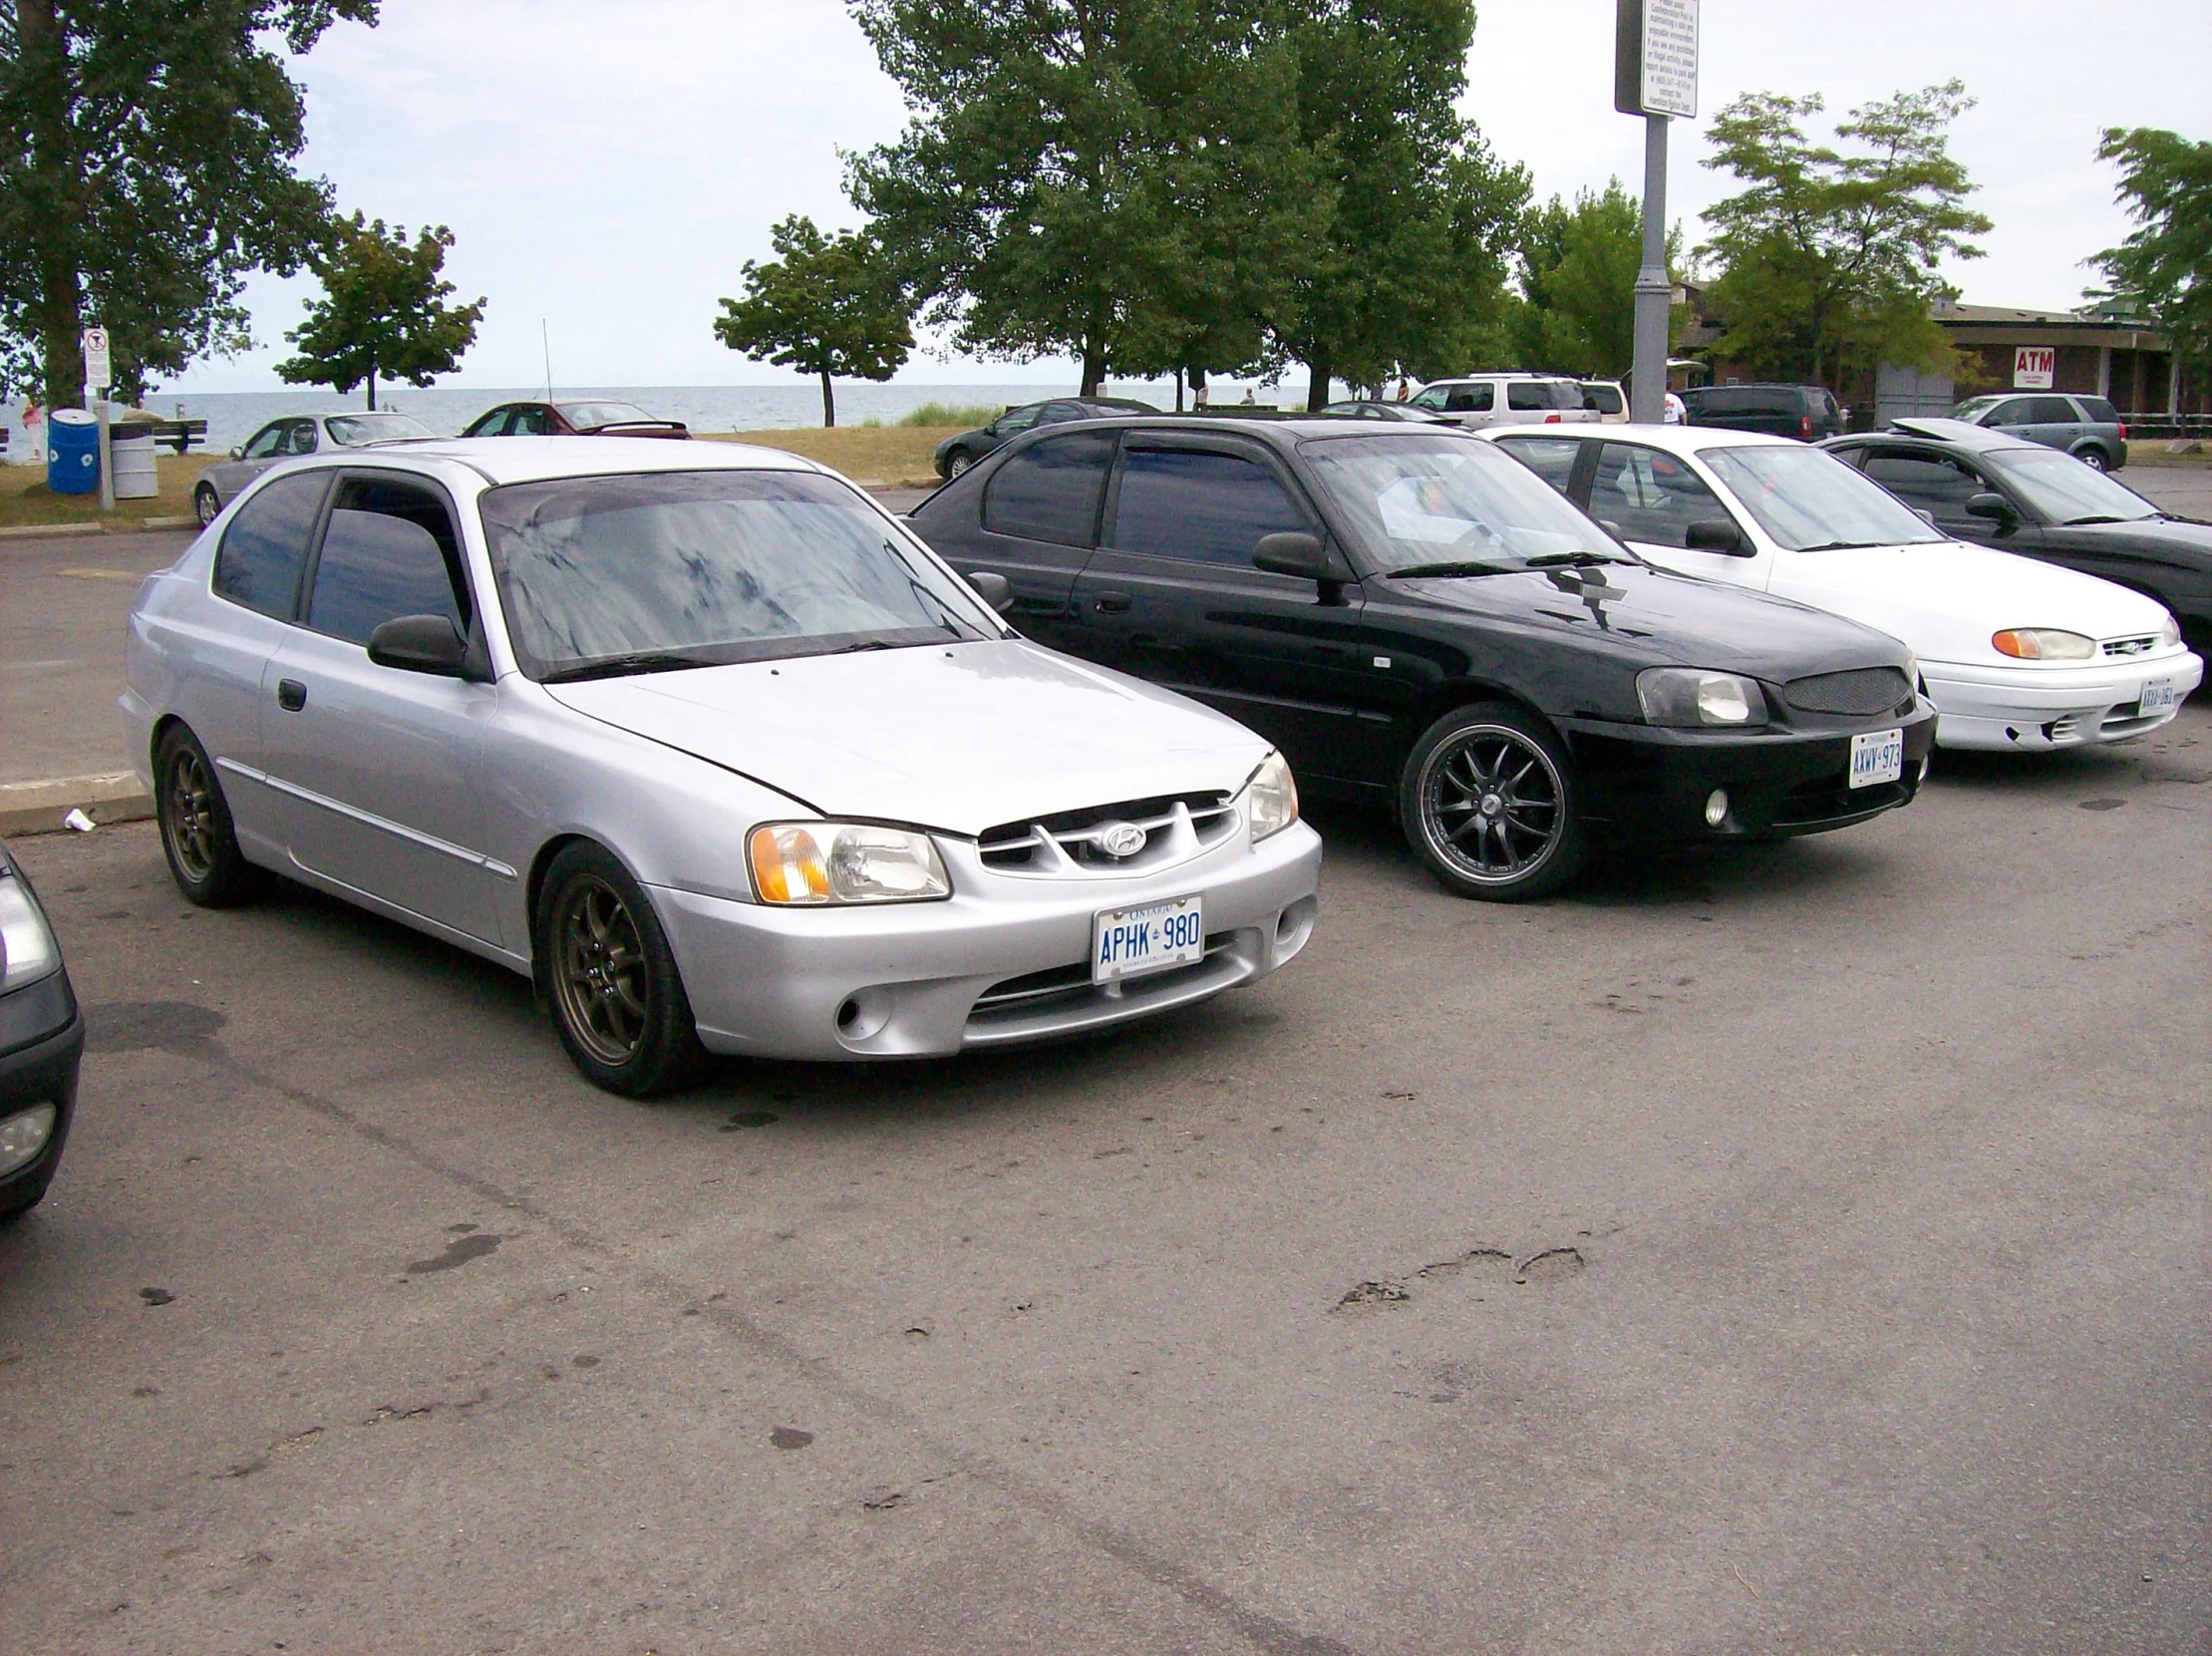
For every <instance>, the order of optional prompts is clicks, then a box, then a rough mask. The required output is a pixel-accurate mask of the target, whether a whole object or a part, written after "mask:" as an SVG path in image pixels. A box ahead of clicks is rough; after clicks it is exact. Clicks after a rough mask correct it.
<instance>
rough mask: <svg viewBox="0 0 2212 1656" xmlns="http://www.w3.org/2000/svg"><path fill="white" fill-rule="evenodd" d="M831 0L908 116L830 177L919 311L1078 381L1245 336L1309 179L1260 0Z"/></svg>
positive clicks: (1199, 358) (1299, 218)
mask: <svg viewBox="0 0 2212 1656" xmlns="http://www.w3.org/2000/svg"><path fill="white" fill-rule="evenodd" d="M851 3H852V5H853V9H854V12H855V15H856V16H857V18H858V20H859V23H860V27H861V29H862V30H863V31H864V32H865V33H866V34H867V36H868V39H869V40H870V41H871V42H872V43H873V45H874V47H875V50H876V56H877V58H878V60H879V61H880V63H881V64H882V66H883V69H884V71H885V73H887V74H888V75H889V76H890V77H891V78H892V79H893V80H895V81H896V82H897V83H898V84H899V87H900V89H901V90H902V91H903V92H904V94H905V96H906V101H907V105H908V108H909V111H910V119H909V121H908V125H907V128H906V130H905V132H904V133H903V134H901V135H900V137H899V138H898V139H897V140H896V141H895V142H893V143H891V144H887V145H884V146H881V147H879V148H877V149H875V150H873V151H871V152H869V153H868V154H867V155H865V156H862V157H860V158H858V159H857V160H856V161H855V162H854V164H853V166H852V168H851V174H850V179H849V183H850V187H851V192H852V196H853V199H854V201H855V202H856V203H857V204H858V205H859V206H860V208H861V209H862V210H863V211H864V212H866V213H867V214H868V215H869V217H870V219H871V220H872V227H873V229H874V230H875V232H876V233H877V234H878V235H879V236H880V237H881V238H882V240H883V243H884V245H885V247H886V248H887V249H888V251H889V253H890V254H891V256H892V257H893V259H894V260H895V261H896V263H897V266H898V268H899V269H900V271H901V274H902V276H903V277H904V278H905V279H906V280H907V283H908V285H909V289H910V291H911V292H913V293H914V294H915V295H917V296H918V298H919V299H920V300H921V301H922V302H923V303H924V304H925V305H926V306H927V310H926V312H925V314H926V315H927V317H928V319H929V320H930V321H931V322H933V323H936V324H939V325H942V326H946V327H949V328H950V329H952V330H953V337H954V339H955V341H956V342H957V343H958V344H959V345H961V346H962V347H964V348H966V349H969V350H973V351H977V352H980V353H983V354H985V355H989V356H997V357H1005V358H1013V359H1016V360H1027V359H1034V358H1036V357H1041V356H1052V355H1061V354H1065V355H1069V356H1073V357H1076V358H1077V359H1079V360H1080V361H1081V363H1082V364H1083V390H1084V391H1085V392H1086V393H1087V394H1095V393H1096V392H1097V391H1098V390H1099V389H1100V387H1101V385H1102V384H1103V382H1104V381H1105V378H1106V374H1107V372H1108V371H1109V370H1110V369H1113V368H1123V369H1137V370H1151V369H1159V368H1165V367H1168V366H1172V365H1175V364H1176V363H1177V362H1178V361H1180V362H1181V363H1182V364H1184V365H1192V366H1199V367H1206V368H1212V369H1228V368H1234V367H1238V366H1242V364H1241V363H1240V362H1225V361H1221V360H1218V358H1217V357H1216V356H1215V354H1216V353H1220V352H1228V353H1234V354H1239V355H1241V353H1242V352H1244V351H1246V350H1251V351H1254V352H1257V351H1258V350H1259V349H1260V345H1261V341H1262V337H1263V335H1262V326H1261V324H1263V323H1264V321H1265V315H1264V313H1265V311H1266V310H1267V309H1268V307H1269V305H1270V304H1271V302H1272V300H1273V295H1275V294H1276V293H1279V291H1280V288H1281V284H1282V281H1283V279H1284V277H1283V273H1284V271H1285V269H1286V267H1287V265H1288V264H1289V262H1290V259H1291V257H1292V255H1293V253H1294V252H1295V250H1296V247H1297V245H1298V242H1299V239H1300V236H1301V234H1302V233H1303V232H1304V231H1305V230H1306V229H1307V228H1309V227H1310V225H1311V222H1312V216H1311V215H1312V213H1313V211H1314V196H1315V185H1316V180H1314V179H1312V178H1311V177H1310V176H1308V175H1307V174H1306V172H1305V171H1304V169H1303V164H1302V156H1301V151H1300V148H1299V146H1298V144H1297V134H1296V131H1295V124H1294V123H1295V79H1294V69H1295V66H1294V64H1293V62H1292V60H1291V57H1290V55H1289V53H1288V50H1287V47H1286V44H1285V42H1284V39H1283V35H1282V30H1281V29H1280V28H1279V27H1277V26H1275V18H1276V13H1277V12H1278V11H1279V9H1280V0H1210V3H1209V0H1032V3H1029V4H1024V5H1019V6H1010V5H1007V4H1004V3H1003V0H851ZM1208 358H1214V360H1207V359H1208Z"/></svg>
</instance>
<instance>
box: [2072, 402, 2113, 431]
mask: <svg viewBox="0 0 2212 1656" xmlns="http://www.w3.org/2000/svg"><path fill="white" fill-rule="evenodd" d="M2074 401H2075V402H2077V403H2079V404H2080V405H2081V412H2082V413H2083V414H2085V415H2087V416H2088V417H2089V418H2090V419H2091V420H2095V421H2098V422H2100V423H2102V424H2104V425H2107V426H2116V425H2118V424H2119V418H2120V411H2119V410H2118V409H2116V408H2114V407H2113V406H2112V405H2111V404H2110V403H2109V402H2107V401H2106V400H2105V399H2104V398H2102V397H2076V398H2074Z"/></svg>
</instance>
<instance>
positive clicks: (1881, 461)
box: [1865, 455, 1986, 517]
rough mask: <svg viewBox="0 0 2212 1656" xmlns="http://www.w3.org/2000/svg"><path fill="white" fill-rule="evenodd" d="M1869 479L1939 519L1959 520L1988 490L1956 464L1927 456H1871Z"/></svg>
mask: <svg viewBox="0 0 2212 1656" xmlns="http://www.w3.org/2000/svg"><path fill="white" fill-rule="evenodd" d="M1865 470H1866V475H1867V476H1868V477H1870V478H1872V479H1873V480H1874V481H1875V482H1876V483H1878V484H1880V485H1881V486H1882V487H1883V488H1884V489H1886V490H1888V491H1889V492H1890V493H1891V494H1892V495H1895V496H1897V497H1900V498H1901V499H1906V500H1910V501H1911V502H1912V503H1913V504H1914V505H1916V506H1926V507H1927V508H1928V509H1929V510H1930V511H1932V512H1934V513H1935V514H1936V515H1937V516H1938V517H1956V516H1959V515H1960V514H1961V513H1962V512H1963V511H1964V510H1965V509H1966V502H1967V501H1968V499H1970V498H1971V497H1974V496H1976V495H1979V494H1981V493H1982V492H1983V490H1984V488H1985V487H1986V486H1985V485H1984V484H1983V482H1982V480H1981V479H1980V478H1978V477H1976V476H1975V475H1974V474H1973V473H1972V472H1970V471H1968V470H1967V469H1966V468H1965V467H1964V466H1961V465H1960V464H1959V463H1958V462H1957V461H1955V460H1941V459H1938V458H1936V457H1933V456H1924V455H1869V456H1868V457H1867V459H1866V468H1865Z"/></svg>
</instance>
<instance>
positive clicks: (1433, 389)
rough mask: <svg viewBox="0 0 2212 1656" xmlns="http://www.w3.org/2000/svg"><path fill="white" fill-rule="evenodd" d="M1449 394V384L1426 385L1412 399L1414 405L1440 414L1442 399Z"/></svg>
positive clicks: (1442, 404)
mask: <svg viewBox="0 0 2212 1656" xmlns="http://www.w3.org/2000/svg"><path fill="white" fill-rule="evenodd" d="M1450 395H1451V387H1449V386H1441V385H1431V386H1426V387H1424V388H1422V392H1421V394H1420V395H1419V396H1417V397H1416V398H1415V399H1414V407H1416V408H1424V409H1427V410H1428V411H1429V412H1430V413H1431V414H1440V413H1441V412H1442V411H1443V406H1444V399H1445V398H1446V397H1448V396H1450Z"/></svg>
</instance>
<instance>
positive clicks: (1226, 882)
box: [123, 438, 1321, 1095]
mask: <svg viewBox="0 0 2212 1656" xmlns="http://www.w3.org/2000/svg"><path fill="white" fill-rule="evenodd" d="M995 580H996V577H990V578H987V579H984V580H983V581H982V582H981V584H982V585H983V586H984V587H985V588H986V589H988V593H989V595H990V596H994V597H999V598H1001V600H1002V601H1003V594H1002V593H1000V592H998V591H997V590H996V588H995V587H993V585H992V583H993V582H994V581H995ZM128 649H129V679H130V689H129V690H128V692H127V693H126V694H125V696H124V698H123V711H124V718H125V722H126V725H127V727H128V729H129V734H130V741H131V746H132V749H133V752H134V754H135V756H136V761H137V764H138V767H139V770H140V773H141V774H142V775H143V776H144V777H145V778H146V779H147V780H148V782H149V784H150V785H151V788H152V791H153V794H154V797H155V800H156V805H157V814H158V820H159V825H160V829H161V838H162V845H163V848H164V850H165V852H166V854H167V857H168V862H169V867H170V871H171V873H172V874H173V875H174V877H175V879H176V882H177V884H178V885H179V886H180V887H181V888H182V890H183V892H184V894H185V895H186V896H187V897H189V898H190V899H191V900H193V901H194V902H197V903H200V904H202V905H204V906H210V907H215V906H222V905H225V904H229V903H234V902H237V901H240V900H241V899H243V898H245V897H246V896H248V895H249V894H250V893H251V891H252V889H253V887H254V884H255V883H256V879H257V877H258V876H259V875H260V874H261V873H262V872H263V871H265V870H275V871H278V872H281V873H283V874H285V875H287V876H289V877H291V878H294V879H297V880H301V881H303V882H305V883H307V884H309V885H313V886H316V887H318V888H320V889H322V890H324V891H328V892H331V893H334V894H335V895H337V896H340V897H343V898H345V899H347V900H349V901H352V902H355V903H359V904H360V905H362V906H363V907H366V908H369V909H372V910H374V911H376V912H378V913H380V914H385V915H388V916H390V917H392V918H394V919H396V920H399V921H402V922H404V923H406V924H408V925H411V926H414V927H417V928H419V929H420V930H422V931H424V932H427V933H429V934H431V935H432V936H435V937H439V938H443V939H445V940H446V941H448V942H451V943H454V944H457V945H458V946H460V947H462V948H464V949H468V950H471V951H473V952H474V953H476V954H480V955H482V956H484V957H486V958H488V959H491V960H495V961H497V962H499V963H500V964H502V965H505V966H508V967H510V968H512V969H513V970H515V971H518V972H525V973H529V974H532V975H534V977H535V978H536V980H537V981H538V983H539V984H540V986H541V987H542V988H543V989H544V990H545V991H546V996H547V999H548V1000H549V1001H550V1003H551V1006H552V1012H553V1018H554V1022H555V1025H556V1027H557V1029H558V1031H559V1035H560V1038H561V1041H562V1043H563V1045H564V1046H565V1047H566V1049H567V1051H568V1054H569V1056H570V1057H571V1059H573V1060H574V1062H575V1064H576V1065H577V1067H578V1068H579V1069H580V1070H582V1072H583V1073H584V1074H585V1075H586V1076H587V1077H589V1078H590V1079H591V1080H592V1081H594V1082H596V1083H597V1084H598V1085H600V1086H603V1087H606V1088H608V1089H610V1090H612V1091H615V1092H620V1093H625V1094H631V1095H647V1094H652V1093H657V1092H661V1091H664V1090H666V1089H669V1088H671V1087H674V1086H676V1085H679V1084H680V1083H681V1082H682V1081H683V1080H684V1079H685V1078H686V1077H687V1076H689V1075H690V1074H691V1073H692V1071H693V1069H694V1068H695V1066H696V1063H697V1061H698V1060H699V1058H700V1057H701V1055H702V1052H703V1050H711V1051H715V1052H722V1053H735V1054H756V1055H764V1056H774V1057H784V1058H818V1059H838V1058H879V1057H899V1056H918V1055H927V1054H946V1053H955V1052H960V1051H962V1050H965V1049H969V1048H976V1047H990V1046H1001V1045H1007V1044H1011V1043H1017V1042H1024V1041H1032V1040H1037V1039H1041V1038H1045V1037H1050V1036H1056V1035H1064V1034H1071V1033H1077V1032H1082V1031H1089V1030H1097V1029H1102V1028H1105V1027H1107V1026H1110V1025H1114V1024H1119V1023H1123V1022H1127V1021H1130V1020H1134V1019H1138V1018H1142V1017H1145V1016H1148V1015H1151V1014H1154V1013H1159V1012H1163V1011H1166V1010H1168V1009H1170V1008H1173V1007H1178V1006H1185V1005H1189V1004H1191V1003H1193V1002H1196V1001H1200V1000H1204V999H1207V998H1208V997H1210V996H1213V995H1216V994H1218V993H1220V992H1221V991H1223V990H1225V989H1229V988H1232V987H1235V986H1237V985H1240V984H1248V983H1252V982H1254V981H1256V980H1257V979H1259V978H1262V977H1265V976H1266V975H1267V974H1269V973H1270V972H1273V971H1274V970H1275V969H1276V968H1277V967H1279V966H1281V965H1282V964H1284V963H1285V962H1286V961H1288V960H1289V959H1290V958H1291V957H1292V956H1294V955H1296V954H1297V953H1298V952H1299V950H1300V949H1302V948H1303V947H1304V946H1305V944H1306V941H1307V938H1308V937H1309V936H1310V935H1311V933H1312V930H1313V925H1314V920H1315V915H1316V912H1317V901H1316V886H1317V883H1318V879H1319V873H1320V864H1321V842H1320V840H1319V838H1318V837H1316V835H1315V834H1314V833H1313V831H1312V830H1311V829H1310V828H1307V827H1306V826H1305V825H1304V824H1303V823H1301V822H1300V821H1299V816H1298V796H1297V790H1296V788H1295V786H1294V785H1293V783H1292V780H1291V775H1290V772H1289V769H1288V768H1287V767H1286V766H1285V764H1284V763H1283V760H1282V758H1281V757H1280V756H1279V755H1278V754H1276V753H1275V752H1274V751H1273V750H1272V749H1271V748H1270V747H1269V746H1268V744H1267V743H1266V742H1264V741H1262V740H1261V739H1260V738H1258V737H1256V736H1254V735H1252V734H1251V732H1249V731H1247V730H1245V729H1244V728H1243V727H1242V726H1241V725H1238V724H1236V723H1235V722H1234V721H1232V720H1230V719H1228V718H1225V717H1223V716H1222V715H1220V714H1218V713H1215V712H1212V711H1210V710H1208V709H1206V708H1202V707H1200V706H1198V705H1196V704H1195V703H1192V702H1189V701H1186V700H1184V699H1183V698H1181V697H1179V696H1176V695H1174V694H1172V693H1170V692H1167V691H1163V690H1159V689H1156V688H1154V687H1152V686H1150V685H1146V684H1142V683H1139V682H1137V681H1135V680H1132V679H1127V678H1123V677H1121V676H1120V675H1118V674H1116V673H1112V672H1108V671H1105V670H1103V669H1100V668H1097V667H1094V666H1090V665H1088V664H1086V663H1083V662H1078V661H1074V660H1071V659H1069V658H1067V657H1064V656H1060V655H1056V654H1054V653H1052V652H1050V651H1048V650H1045V649H1042V648H1040V647H1039V646H1037V645H1034V644H1031V643H1029V642H1027V641H1026V640H1024V639H1022V638H1021V637H1019V636H1018V635H1016V634H1014V633H1012V632H1011V631H1009V630H1008V628H1007V627H1006V626H1005V624H1004V623H1003V622H1001V621H1000V619H999V618H998V616H997V614H996V613H995V612H994V611H993V609H992V608H991V607H990V605H989V603H987V602H985V601H984V599H983V597H979V595H978V592H977V589H976V588H974V587H971V586H970V585H968V584H967V583H965V582H963V581H962V580H961V579H960V578H959V577H958V576H957V575H955V574H953V573H952V571H951V570H950V569H948V568H947V567H946V566H945V565H944V564H943V563H941V562H940V561H939V560H938V559H937V557H936V556H935V554H934V553H932V552H931V551H930V550H929V548H928V547H927V546H926V545H924V544H923V543H922V542H921V541H920V540H918V539H916V538H915V537H914V536H913V535H912V534H911V533H909V532H908V531H907V530H906V528H905V527H904V526H903V525H902V524H901V523H900V522H899V521H898V519H896V518H895V517H893V516H891V515H890V514H889V513H887V512H885V511H884V510H883V509H882V508H881V507H880V506H878V505H877V504H876V503H875V502H874V501H873V500H871V499H869V498H868V497H866V496H864V495H862V494H861V493H860V492H859V491H858V490H856V489H854V488H853V487H852V486H851V485H849V484H847V483H845V482H844V481H843V480H842V479H840V478H837V477H836V476H834V475H833V474H829V473H826V472H824V471H823V470H821V469H820V468H818V467H816V466H813V465H812V464H811V463H809V462H806V461H803V460H799V459H796V458H795V457H792V456H789V455H782V454H777V453H773V452H770V451H765V450H750V449H743V448H732V447H726V446H723V445H719V444H718V445H712V446H709V445H705V444H701V445H691V444H673V443H672V444H638V443H633V442H628V441H624V440H621V439H615V438H564V439H557V440H556V439H542V438H507V439H503V440H499V441H488V440H480V441H467V442H461V441H457V442H447V443H438V444H429V445H413V446H407V447H390V448H382V449H378V450H375V451H373V452H353V453H342V454H336V455H327V456H326V455H323V454H320V453H318V454H317V455H316V456H314V457H312V458H310V459H307V460H303V461H301V462H299V463H297V464H295V465H292V466H289V467H286V468H284V469H282V470H280V471H278V472H276V473H274V474H273V475H272V476H270V477H268V478H265V479H263V480H262V481H261V482H260V483H258V484H256V485H255V486H254V487H253V488H251V489H249V490H248V491H247V492H246V493H245V494H244V495H243V496H242V497H240V499H239V500H238V501H237V502H236V503H235V504H234V505H232V506H231V507H230V508H229V509H228V510H226V511H225V512H224V513H223V514H222V515H221V516H220V517H218V518H217V520H216V521H215V523H214V524H213V525H212V527H210V528H209V529H208V530H207V531H206V532H204V533H202V534H201V535H200V537H199V538H198V539H197V540H196V541H194V542H193V544H192V545H191V547H190V548H188V549H187V550H186V551H185V553H184V554H183V556H182V557H181V558H180V559H179V560H178V561H177V562H176V563H175V564H174V565H173V566H172V567H170V568H168V569H166V570H163V571H160V572H158V573H157V574H155V575H152V576H150V577H149V578H148V579H147V581H146V584H145V585H144V586H143V587H142V588H141V590H140V593H139V596H138V600H137V602H136V605H135V606H134V609H133V612H132V618H131V630H130V638H129V645H128Z"/></svg>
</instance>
